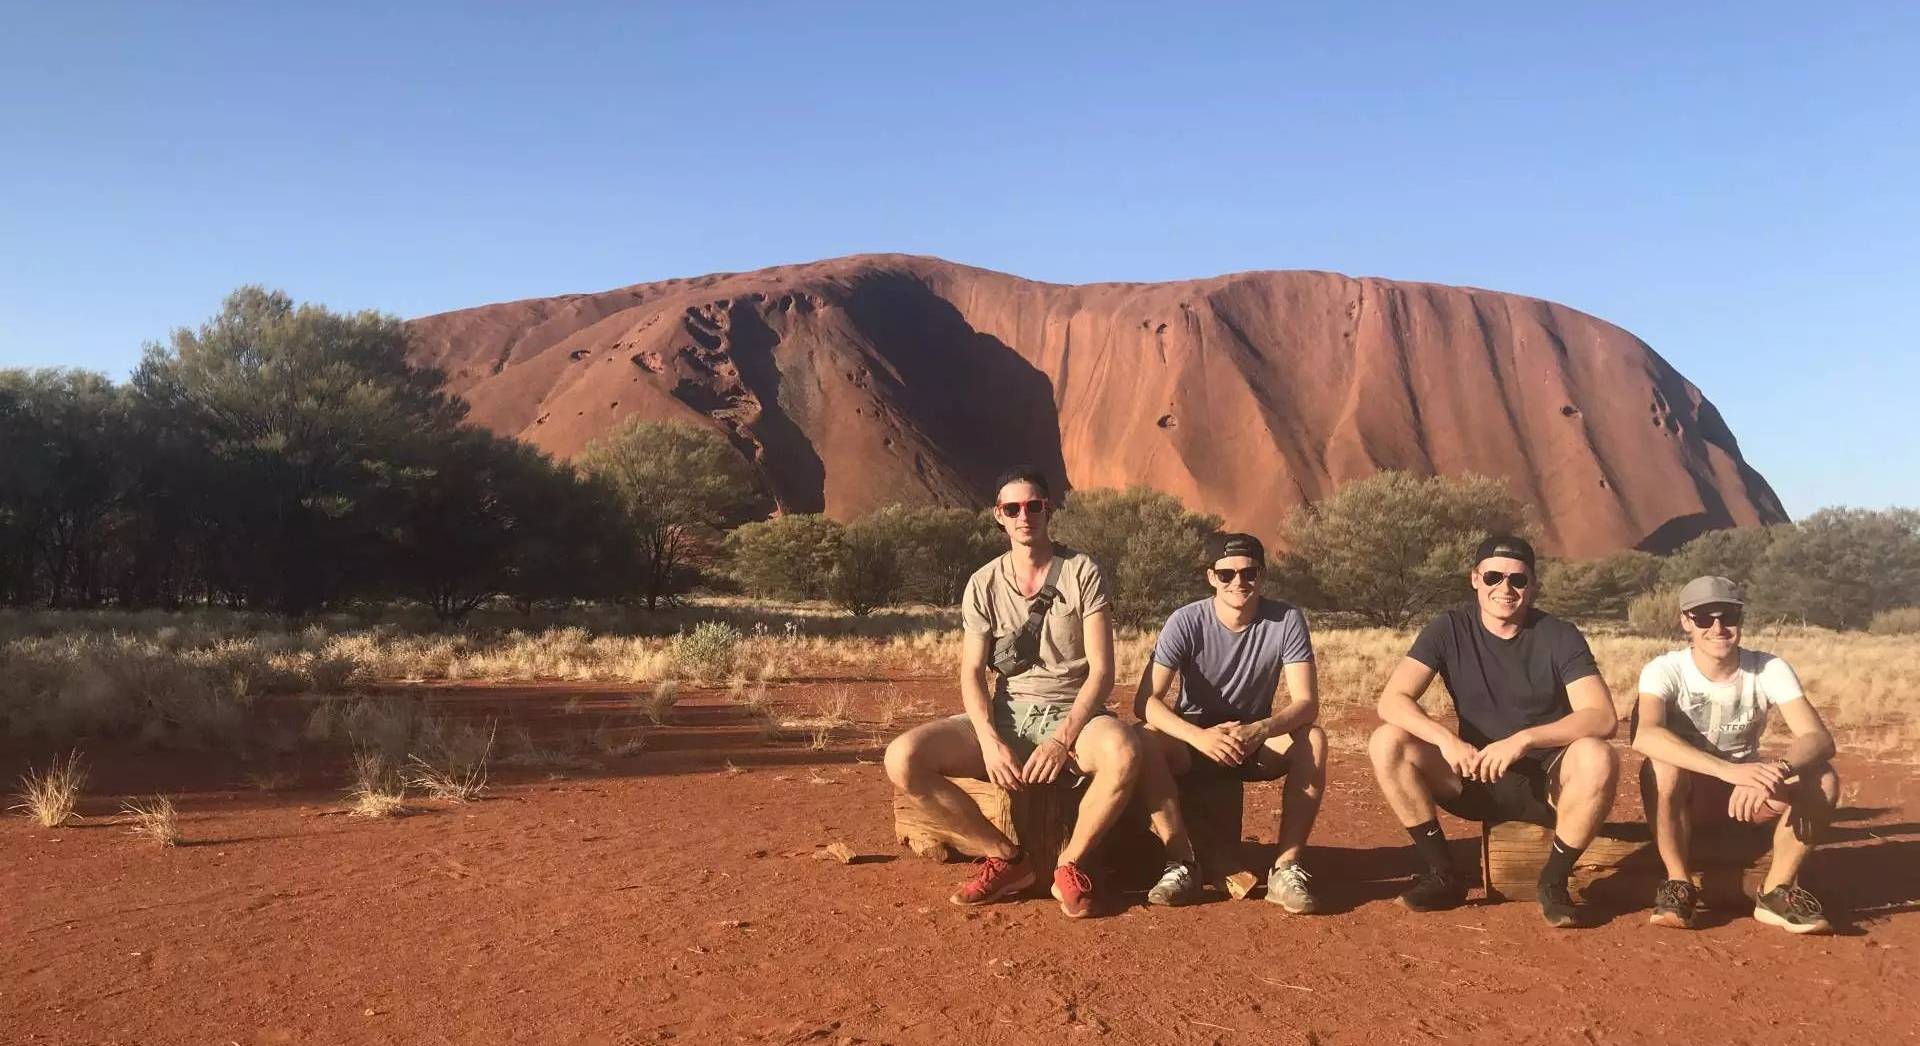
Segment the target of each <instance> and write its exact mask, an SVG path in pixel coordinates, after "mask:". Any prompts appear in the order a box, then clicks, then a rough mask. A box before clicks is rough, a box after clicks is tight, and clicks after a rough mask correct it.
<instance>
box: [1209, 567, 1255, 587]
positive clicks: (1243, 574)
mask: <svg viewBox="0 0 1920 1046" xmlns="http://www.w3.org/2000/svg"><path fill="white" fill-rule="evenodd" d="M1213 576H1214V577H1217V578H1219V579H1220V583H1221V584H1223V585H1231V584H1233V579H1234V578H1236V577H1240V578H1245V579H1246V581H1247V584H1249V585H1253V584H1258V583H1259V581H1260V568H1259V567H1241V568H1239V569H1238V570H1236V569H1234V568H1233V567H1214V568H1213Z"/></svg>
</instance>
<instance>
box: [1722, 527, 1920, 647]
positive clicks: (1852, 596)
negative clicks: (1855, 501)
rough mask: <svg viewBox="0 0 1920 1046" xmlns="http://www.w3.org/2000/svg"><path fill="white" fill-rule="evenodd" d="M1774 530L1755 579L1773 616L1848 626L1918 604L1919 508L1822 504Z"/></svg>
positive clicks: (1863, 625) (1862, 623) (1828, 626)
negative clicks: (1790, 524) (1788, 525)
mask: <svg viewBox="0 0 1920 1046" xmlns="http://www.w3.org/2000/svg"><path fill="white" fill-rule="evenodd" d="M1776 529H1783V530H1785V533H1782V534H1780V535H1779V536H1778V537H1777V538H1776V539H1775V540H1774V541H1773V543H1772V544H1770V545H1769V546H1768V548H1767V551H1766V555H1765V556H1764V557H1763V558H1762V559H1761V561H1760V563H1759V565H1758V566H1757V567H1756V568H1755V569H1754V579H1753V587H1754V588H1755V589H1756V590H1757V591H1759V592H1760V593H1761V594H1762V596H1763V597H1764V601H1765V605H1766V609H1767V612H1768V613H1769V614H1770V615H1774V616H1777V617H1781V618H1785V619H1787V620H1791V621H1803V622H1806V623H1808V624H1814V625H1824V626H1826V627H1827V628H1842V629H1853V628H1866V627H1867V626H1868V625H1869V624H1870V623H1871V622H1872V621H1873V617H1874V615H1875V614H1878V613H1880V612H1881V611H1883V610H1892V609H1894V608H1896V607H1903V606H1915V605H1920V511H1917V510H1914V509H1884V510H1878V511H1876V510H1869V509H1854V508H1827V509H1821V510H1820V511H1818V512H1815V513H1814V514H1813V515H1811V516H1808V517H1807V518H1805V519H1803V520H1801V521H1800V522H1799V523H1798V524H1797V525H1796V526H1794V527H1792V528H1790V529H1789V528H1776Z"/></svg>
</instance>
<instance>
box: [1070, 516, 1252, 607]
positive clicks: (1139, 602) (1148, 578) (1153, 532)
mask: <svg viewBox="0 0 1920 1046" xmlns="http://www.w3.org/2000/svg"><path fill="white" fill-rule="evenodd" d="M1220 526H1221V520H1220V517H1218V516H1209V515H1201V514H1200V513H1197V512H1189V511H1188V510H1187V509H1186V507H1185V506H1184V505H1182V504H1181V503H1180V501H1179V499H1178V498H1175V497H1173V496H1172V495H1170V494H1163V493H1161V492H1159V491H1157V490H1154V489H1152V488H1150V487H1144V486H1133V487H1128V488H1127V489H1125V490H1105V489H1096V490H1078V491H1074V493H1073V496H1072V497H1071V498H1069V499H1067V502H1066V504H1065V505H1064V506H1063V507H1062V508H1061V509H1060V510H1059V511H1058V512H1057V513H1056V514H1055V516H1054V520H1053V527H1052V534H1053V537H1054V538H1055V539H1056V540H1058V541H1061V542H1063V543H1064V544H1066V545H1068V546H1070V547H1072V548H1074V549H1077V550H1079V551H1082V552H1085V553H1087V554H1088V555H1090V556H1092V557H1093V559H1094V562H1096V563H1098V564H1100V566H1101V568H1102V569H1104V570H1105V571H1106V574H1107V584H1108V586H1109V587H1110V588H1111V590H1112V595H1113V603H1114V619H1115V620H1116V621H1118V622H1120V623H1121V624H1127V625H1149V626H1150V625H1158V624H1159V623H1161V622H1162V621H1164V620H1166V617H1167V615H1168V614H1170V613H1172V612H1173V610H1174V609H1175V608H1177V607H1179V606H1180V605H1181V604H1183V603H1187V602H1190V601H1192V600H1194V599H1197V598H1199V597H1201V596H1204V595H1206V594H1207V592H1208V588H1207V584H1206V580H1205V576H1204V574H1203V573H1202V570H1203V568H1204V567H1205V566H1206V564H1204V563H1202V562H1201V561H1200V556H1201V550H1202V548H1203V546H1204V544H1205V542H1206V539H1207V535H1209V534H1212V533H1215V532H1217V531H1218V530H1219V529H1220Z"/></svg>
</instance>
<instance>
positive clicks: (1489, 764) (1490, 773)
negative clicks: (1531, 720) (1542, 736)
mask: <svg viewBox="0 0 1920 1046" xmlns="http://www.w3.org/2000/svg"><path fill="white" fill-rule="evenodd" d="M1532 748H1533V744H1532V742H1531V741H1529V740H1528V739H1527V734H1526V731H1524V730H1523V731H1521V732H1520V733H1517V734H1514V735H1513V736H1511V737H1504V738H1501V739H1500V740H1498V741H1495V742H1494V743H1492V744H1490V745H1488V746H1487V747H1485V748H1482V749H1481V750H1480V761H1479V762H1478V763H1477V764H1475V766H1474V768H1473V777H1474V780H1476V781H1482V782H1485V783H1487V784H1492V783H1494V782H1495V781H1498V780H1500V778H1501V777H1502V776H1504V775H1505V774H1506V772H1507V771H1508V770H1511V769H1512V768H1513V764H1514V763H1517V762H1519V761H1520V757H1521V756H1523V755H1526V754H1527V752H1528V751H1530V750H1531V749H1532Z"/></svg>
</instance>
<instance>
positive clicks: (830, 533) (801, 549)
mask: <svg viewBox="0 0 1920 1046" xmlns="http://www.w3.org/2000/svg"><path fill="white" fill-rule="evenodd" d="M845 533H846V528H845V527H843V526H841V525H840V524H839V523H837V522H835V521H833V520H831V519H828V518H827V517H826V516H823V515H819V514H817V513H796V514H792V515H786V516H777V517H775V518H773V519H769V520H764V521H762V522H758V523H747V524H744V525H742V526H740V527H739V528H737V529H735V530H734V531H733V532H732V533H731V534H728V535H727V559H728V561H729V570H730V572H731V573H732V574H733V577H734V580H736V581H738V582H739V583H740V587H741V589H743V590H744V591H745V592H746V593H747V594H748V595H750V596H762V597H768V598H773V599H820V598H822V597H824V596H826V594H827V578H828V575H830V574H831V573H832V572H833V567H834V564H835V563H836V562H838V560H839V556H840V541H841V539H842V537H843V536H844V535H845Z"/></svg>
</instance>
